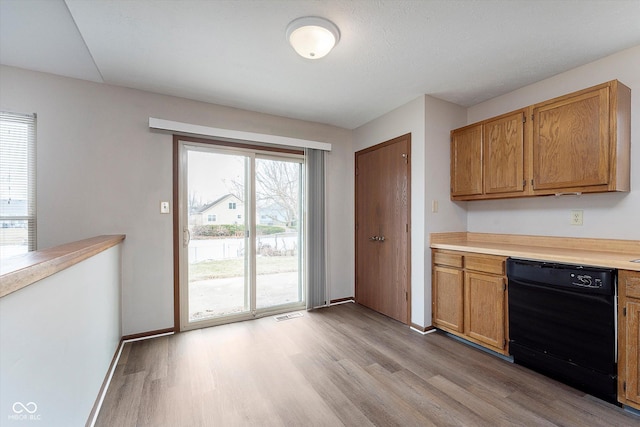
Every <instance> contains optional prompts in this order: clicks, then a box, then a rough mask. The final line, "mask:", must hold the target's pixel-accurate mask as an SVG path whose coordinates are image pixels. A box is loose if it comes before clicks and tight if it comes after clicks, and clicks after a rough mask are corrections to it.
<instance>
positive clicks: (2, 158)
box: [0, 112, 36, 259]
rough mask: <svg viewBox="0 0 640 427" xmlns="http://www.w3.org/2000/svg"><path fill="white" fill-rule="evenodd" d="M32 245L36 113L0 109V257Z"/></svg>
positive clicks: (32, 246) (34, 243)
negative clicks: (8, 111) (18, 112)
mask: <svg viewBox="0 0 640 427" xmlns="http://www.w3.org/2000/svg"><path fill="white" fill-rule="evenodd" d="M35 249H36V115H35V114H17V113H7V112H0V259H3V258H8V257H10V256H13V255H19V254H23V253H26V252H28V251H33V250H35Z"/></svg>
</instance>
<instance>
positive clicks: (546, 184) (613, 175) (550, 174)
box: [532, 80, 631, 194]
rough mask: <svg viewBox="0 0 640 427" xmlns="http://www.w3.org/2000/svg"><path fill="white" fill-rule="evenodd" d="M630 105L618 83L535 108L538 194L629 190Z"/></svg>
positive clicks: (628, 95)
mask: <svg viewBox="0 0 640 427" xmlns="http://www.w3.org/2000/svg"><path fill="white" fill-rule="evenodd" d="M630 103H631V90H630V89H629V88H628V87H626V86H625V85H623V84H622V83H619V82H618V81H615V80H614V81H612V82H609V83H605V84H602V85H598V86H595V87H592V88H589V89H585V90H583V91H580V92H576V93H573V94H570V95H566V96H562V97H560V98H555V99H552V100H549V101H546V102H542V103H539V104H536V105H534V106H533V108H532V109H533V126H532V128H533V143H532V150H533V192H534V194H554V193H558V192H560V193H563V192H602V191H629V177H630V173H629V156H630V151H629V148H630V133H631V131H630V123H631V121H630V110H631V107H630Z"/></svg>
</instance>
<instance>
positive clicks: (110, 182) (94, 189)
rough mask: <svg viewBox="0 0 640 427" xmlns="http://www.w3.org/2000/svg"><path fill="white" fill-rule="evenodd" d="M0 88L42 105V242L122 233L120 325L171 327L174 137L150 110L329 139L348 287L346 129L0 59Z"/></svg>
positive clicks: (335, 281) (331, 191)
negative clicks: (166, 211)
mask: <svg viewBox="0 0 640 427" xmlns="http://www.w3.org/2000/svg"><path fill="white" fill-rule="evenodd" d="M0 94H1V96H0V108H2V110H8V111H16V112H35V113H37V114H38V121H37V129H38V131H37V137H38V141H37V144H38V177H37V179H38V183H37V185H38V200H37V203H38V245H39V247H40V248H46V247H50V246H55V245H58V244H61V243H66V242H71V241H75V240H80V239H83V238H87V237H92V236H95V235H99V234H126V235H127V239H126V241H125V243H124V248H123V251H124V253H123V260H124V262H123V291H122V293H123V334H125V335H128V334H134V333H138V332H146V331H153V330H158V329H164V328H170V327H173V249H172V215H161V214H160V213H159V202H160V201H161V200H169V201H170V200H172V137H171V135H169V134H165V133H160V132H156V131H150V130H149V128H148V119H149V117H157V118H162V119H167V120H175V121H181V122H186V123H193V124H198V125H204V126H211V127H219V128H226V129H235V130H242V131H248V132H256V133H264V134H272V135H282V136H288V137H293V138H302V139H310V140H317V141H324V142H328V143H331V144H332V145H333V150H334V151H333V152H332V153H331V154H330V155H329V156H328V166H327V168H328V170H329V174H328V178H327V193H328V195H329V200H328V206H329V209H330V211H329V221H330V223H329V235H330V239H331V240H330V242H329V265H330V268H331V270H330V272H329V277H330V279H331V280H332V281H331V282H330V283H329V288H330V297H331V298H332V299H337V298H342V297H347V296H351V295H352V294H353V279H352V277H353V275H352V274H349V272H350V271H352V270H353V267H352V264H353V256H352V253H353V249H352V248H353V243H352V240H353V239H352V237H351V236H352V234H353V223H352V221H350V218H352V217H353V214H352V212H353V210H352V209H348V206H352V202H351V200H352V199H353V197H352V190H351V188H345V187H346V186H345V183H348V182H350V180H352V176H351V175H352V170H353V168H352V167H351V166H347V165H346V164H345V162H346V159H348V158H349V157H350V156H351V155H352V148H351V131H349V130H345V129H341V128H336V127H333V126H328V125H323V124H318V123H311V122H304V121H300V120H293V119H286V118H282V117H276V116H270V115H266V114H260V113H254V112H249V111H244V110H238V109H233V108H227V107H222V106H218V105H212V104H206V103H201V102H195V101H190V100H186V99H181V98H176V97H170V96H164V95H157V94H153V93H148V92H143V91H138V90H133V89H127V88H121V87H116V86H109V85H104V84H98V83H91V82H86V81H81V80H76V79H70V78H64V77H59V76H54V75H50V74H44V73H38V72H32V71H26V70H21V69H17V68H12V67H4V66H3V67H1V68H0ZM345 205H347V206H345ZM171 208H172V210H173V208H174V207H173V206H172V207H171ZM345 218H346V220H345ZM345 236H349V237H345Z"/></svg>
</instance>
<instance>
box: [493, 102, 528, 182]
mask: <svg viewBox="0 0 640 427" xmlns="http://www.w3.org/2000/svg"><path fill="white" fill-rule="evenodd" d="M524 120H525V113H524V111H518V112H515V113H512V114H509V115H507V116H501V117H498V118H496V119H493V120H489V121H487V122H484V129H483V139H484V157H485V162H484V192H485V193H486V194H492V193H512V192H521V191H524Z"/></svg>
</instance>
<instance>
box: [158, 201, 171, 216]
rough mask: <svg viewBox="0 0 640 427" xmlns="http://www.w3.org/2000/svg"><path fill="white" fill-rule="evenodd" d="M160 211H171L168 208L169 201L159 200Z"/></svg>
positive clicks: (164, 212) (162, 212)
mask: <svg viewBox="0 0 640 427" xmlns="http://www.w3.org/2000/svg"><path fill="white" fill-rule="evenodd" d="M160 213H161V214H168V213H171V210H170V209H169V202H160Z"/></svg>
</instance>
